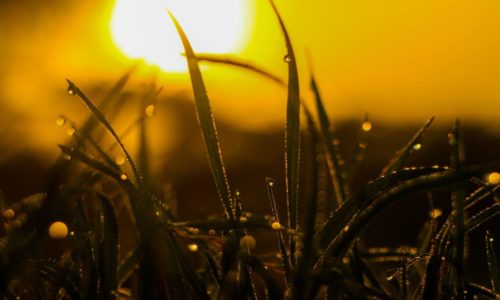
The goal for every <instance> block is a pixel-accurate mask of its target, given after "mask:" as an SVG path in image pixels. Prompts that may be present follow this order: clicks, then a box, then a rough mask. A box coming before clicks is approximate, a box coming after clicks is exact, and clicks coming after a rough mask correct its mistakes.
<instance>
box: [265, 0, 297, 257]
mask: <svg viewBox="0 0 500 300" xmlns="http://www.w3.org/2000/svg"><path fill="white" fill-rule="evenodd" d="M269 2H270V3H271V6H272V8H273V10H274V13H275V14H276V17H277V18H278V21H279V24H280V27H281V30H282V32H283V36H284V38H285V43H286V48H287V54H286V56H285V62H287V63H288V100H287V110H286V129H285V131H286V132H285V169H286V190H287V206H288V227H289V228H291V229H294V230H297V225H298V224H297V213H298V204H297V203H298V200H299V164H300V90H299V75H298V71H297V61H296V58H295V54H294V52H293V48H292V43H291V41H290V37H289V35H288V32H287V30H286V27H285V24H284V22H283V20H282V19H281V16H280V14H279V12H278V9H277V8H276V5H275V4H274V2H273V0H269ZM289 244H290V259H291V262H292V264H293V263H294V260H295V242H294V241H293V239H292V238H290V239H289Z"/></svg>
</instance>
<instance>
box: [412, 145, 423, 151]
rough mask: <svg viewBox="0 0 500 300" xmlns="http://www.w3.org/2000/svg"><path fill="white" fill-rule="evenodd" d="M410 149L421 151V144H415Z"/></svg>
mask: <svg viewBox="0 0 500 300" xmlns="http://www.w3.org/2000/svg"><path fill="white" fill-rule="evenodd" d="M412 148H413V150H415V151H418V150H420V149H422V144H421V143H415V144H413V147H412Z"/></svg>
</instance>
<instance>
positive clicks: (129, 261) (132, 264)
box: [118, 246, 143, 286]
mask: <svg viewBox="0 0 500 300" xmlns="http://www.w3.org/2000/svg"><path fill="white" fill-rule="evenodd" d="M142 255H143V252H142V247H140V246H139V247H137V248H135V249H134V251H132V252H131V253H130V254H129V255H128V256H127V258H125V260H124V261H123V262H122V263H121V264H120V266H119V267H118V286H121V285H122V284H123V283H124V282H125V281H126V280H127V279H128V278H129V277H130V275H132V273H133V272H134V269H136V268H137V267H138V266H139V263H140V262H141V260H142Z"/></svg>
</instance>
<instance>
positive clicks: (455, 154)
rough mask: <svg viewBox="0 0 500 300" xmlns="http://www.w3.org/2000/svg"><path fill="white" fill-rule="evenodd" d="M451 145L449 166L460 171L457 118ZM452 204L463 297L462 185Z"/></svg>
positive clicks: (461, 155)
mask: <svg viewBox="0 0 500 300" xmlns="http://www.w3.org/2000/svg"><path fill="white" fill-rule="evenodd" d="M449 137H450V139H449V143H450V146H451V161H450V164H451V167H452V168H453V169H455V170H456V171H460V170H461V169H462V167H463V165H464V160H465V159H464V152H463V144H462V138H461V130H460V122H459V121H458V120H457V121H456V122H455V126H454V128H453V133H451V134H450V135H449ZM452 204H453V207H454V212H455V213H454V215H455V232H454V250H455V251H454V266H455V268H456V272H457V273H456V275H457V286H456V288H457V297H458V298H459V299H462V298H463V293H464V287H463V281H464V279H463V276H464V274H463V273H464V253H465V229H464V228H465V223H466V215H465V189H464V187H463V185H457V186H456V188H455V190H454V191H453V193H452Z"/></svg>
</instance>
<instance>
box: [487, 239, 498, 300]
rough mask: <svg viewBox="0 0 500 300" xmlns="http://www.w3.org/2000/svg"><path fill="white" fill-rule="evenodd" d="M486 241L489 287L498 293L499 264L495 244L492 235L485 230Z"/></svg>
mask: <svg viewBox="0 0 500 300" xmlns="http://www.w3.org/2000/svg"><path fill="white" fill-rule="evenodd" d="M484 239H485V242H486V259H487V260H488V270H489V272H490V279H491V289H492V290H493V292H495V293H497V294H500V265H499V264H498V260H497V256H496V254H495V244H494V239H493V236H492V235H491V234H490V233H489V231H486V234H485V236H484Z"/></svg>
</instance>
